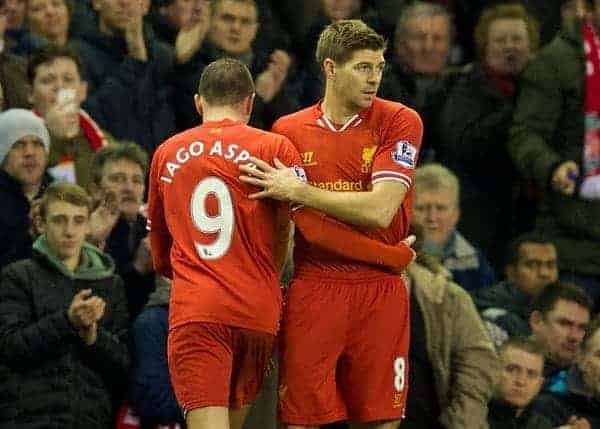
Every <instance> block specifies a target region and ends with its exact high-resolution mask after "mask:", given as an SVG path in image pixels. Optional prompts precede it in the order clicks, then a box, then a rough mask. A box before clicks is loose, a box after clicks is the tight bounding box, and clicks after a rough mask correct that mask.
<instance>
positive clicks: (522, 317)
mask: <svg viewBox="0 0 600 429" xmlns="http://www.w3.org/2000/svg"><path fill="white" fill-rule="evenodd" d="M505 272H506V277H507V279H506V280H505V281H502V282H500V283H497V284H495V285H493V286H491V287H489V288H484V289H480V290H478V291H476V292H475V293H474V295H473V299H474V301H475V305H476V306H477V309H478V310H479V312H480V313H481V317H482V319H483V321H484V323H485V325H486V327H487V328H488V331H489V333H490V336H491V338H492V340H493V341H494V343H495V344H496V346H500V345H501V344H502V343H503V342H504V341H506V340H507V339H508V338H509V337H513V336H516V335H520V336H528V335H529V334H530V331H529V313H530V311H531V308H530V307H531V302H532V300H533V299H534V298H535V297H536V296H537V295H538V294H539V293H540V292H541V291H542V290H543V289H544V288H545V287H546V286H547V285H549V284H550V283H553V282H555V281H557V280H558V261H557V256H556V248H555V247H554V244H553V243H552V242H551V241H549V240H548V239H547V238H545V237H544V236H541V235H537V234H533V233H531V234H524V235H522V236H520V237H518V238H516V239H515V240H513V242H512V243H511V244H510V246H509V250H508V254H507V264H506V267H505Z"/></svg>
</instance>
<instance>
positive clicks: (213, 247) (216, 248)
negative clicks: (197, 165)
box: [190, 177, 235, 260]
mask: <svg viewBox="0 0 600 429" xmlns="http://www.w3.org/2000/svg"><path fill="white" fill-rule="evenodd" d="M209 195H214V196H215V198H216V199H217V202H218V204H219V214H217V215H216V216H210V215H209V214H208V213H207V212H206V198H207V197H208V196H209ZM190 210H191V212H192V213H191V214H192V221H193V222H194V226H195V227H196V228H197V229H198V230H199V231H201V232H204V233H206V234H214V233H218V234H219V235H218V236H217V238H216V240H215V241H214V242H212V243H211V244H201V243H198V242H194V245H195V246H196V251H197V252H198V256H200V257H201V258H202V259H208V260H214V259H219V258H221V257H222V256H223V255H225V253H227V251H228V250H229V246H230V245H231V239H232V237H233V227H234V221H235V219H234V212H233V201H232V200H231V194H230V193H229V189H228V188H227V185H226V184H225V182H223V181H222V180H221V179H219V178H217V177H207V178H206V179H203V180H201V181H200V182H199V183H198V184H197V185H196V188H195V189H194V192H192V200H191V202H190Z"/></svg>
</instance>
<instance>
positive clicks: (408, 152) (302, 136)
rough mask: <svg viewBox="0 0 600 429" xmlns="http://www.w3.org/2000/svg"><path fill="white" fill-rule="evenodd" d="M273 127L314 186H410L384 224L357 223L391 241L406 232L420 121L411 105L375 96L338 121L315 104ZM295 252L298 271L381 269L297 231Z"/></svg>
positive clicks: (345, 188)
mask: <svg viewBox="0 0 600 429" xmlns="http://www.w3.org/2000/svg"><path fill="white" fill-rule="evenodd" d="M273 131H274V132H276V133H278V134H282V135H284V136H286V137H288V138H289V139H290V140H291V141H292V143H293V144H294V146H295V147H296V149H297V150H298V152H300V155H301V157H302V162H303V166H304V170H305V171H306V175H307V177H308V181H309V182H310V183H311V184H312V185H313V186H317V187H319V188H323V189H327V190H331V191H354V192H360V191H368V190H369V189H371V187H372V185H373V184H374V183H377V182H380V181H383V180H393V181H398V182H401V183H403V184H405V185H406V186H407V187H408V188H409V191H408V193H407V195H406V198H405V200H404V202H403V204H402V206H401V208H400V209H399V210H398V213H397V214H396V216H395V217H394V219H393V221H392V223H391V225H390V226H389V227H388V228H385V229H367V228H360V227H356V229H357V230H360V231H362V232H364V233H365V234H367V235H368V236H369V237H371V238H374V239H377V240H380V241H382V242H384V243H386V244H392V245H394V244H397V243H398V242H399V241H400V240H402V239H404V238H405V237H406V236H407V234H408V227H409V223H410V218H411V215H412V199H413V197H412V181H413V174H414V169H415V167H416V164H417V159H418V154H419V150H420V147H421V140H422V137H423V124H422V122H421V118H420V117H419V115H418V114H417V113H416V112H415V111H414V110H412V109H409V108H408V107H406V106H404V105H403V104H400V103H395V102H391V101H387V100H383V99H381V98H376V99H375V100H374V102H373V104H372V105H371V107H370V108H369V109H367V110H365V111H362V112H361V113H359V114H357V115H355V116H354V117H353V118H352V119H350V120H349V121H348V122H347V123H346V124H344V125H342V126H339V125H338V126H336V125H334V124H332V123H331V121H329V120H328V119H327V118H326V117H325V116H324V115H323V112H322V110H321V107H320V104H317V105H315V106H312V107H309V108H307V109H304V110H301V111H299V112H296V113H294V114H291V115H288V116H285V117H283V118H281V119H279V120H278V121H277V122H276V123H275V125H274V126H273ZM294 258H295V268H296V271H297V273H298V274H301V273H302V272H303V271H304V270H309V271H311V272H313V271H315V270H316V271H323V270H326V271H327V272H328V275H336V273H337V274H340V275H341V276H343V277H345V276H346V275H347V274H348V273H352V274H353V275H356V274H357V272H361V273H364V274H366V275H367V276H368V275H370V274H375V273H377V272H378V270H379V269H377V268H375V267H373V266H369V265H366V264H362V263H360V262H354V261H351V260H349V259H345V258H342V257H339V256H336V255H334V254H332V253H329V252H326V251H324V250H321V249H319V248H317V247H315V246H310V245H309V244H308V242H307V241H306V240H305V239H304V237H303V236H302V234H301V233H299V234H297V236H296V247H295V250H294Z"/></svg>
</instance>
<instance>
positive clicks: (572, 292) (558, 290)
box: [531, 281, 594, 317]
mask: <svg viewBox="0 0 600 429" xmlns="http://www.w3.org/2000/svg"><path fill="white" fill-rule="evenodd" d="M560 300H563V301H568V302H574V303H576V304H579V305H580V306H581V307H583V308H585V309H587V310H588V311H589V312H590V314H591V313H592V310H593V308H594V303H593V301H592V299H591V298H590V296H589V295H588V294H587V293H586V292H585V291H584V290H583V289H581V288H580V287H579V286H576V285H574V284H573V283H568V282H561V281H557V282H554V283H550V284H549V285H548V286H546V287H545V288H544V289H542V291H541V292H540V293H539V294H538V295H537V296H536V297H535V298H534V300H533V302H532V303H531V311H532V312H533V311H539V312H540V313H541V314H542V317H546V314H548V313H549V312H550V311H552V310H553V309H554V307H555V306H556V303H557V302H558V301H560Z"/></svg>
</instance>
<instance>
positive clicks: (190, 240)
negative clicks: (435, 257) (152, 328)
mask: <svg viewBox="0 0 600 429" xmlns="http://www.w3.org/2000/svg"><path fill="white" fill-rule="evenodd" d="M198 92H199V95H197V96H196V107H197V109H198V111H199V112H201V113H202V115H203V123H202V125H200V126H198V127H195V128H193V129H190V130H187V131H185V132H183V133H180V134H178V135H176V136H174V137H172V138H170V139H169V140H167V141H166V142H165V143H163V144H162V145H160V146H159V148H158V149H157V150H156V152H155V154H154V157H153V160H152V167H151V171H150V186H149V201H148V225H149V229H150V240H151V245H152V258H153V264H154V266H155V269H156V271H157V272H158V273H160V274H163V275H166V276H167V277H170V278H172V279H173V284H172V290H171V300H170V307H169V340H168V362H169V370H170V373H171V380H172V383H173V387H174V390H175V393H176V396H177V399H178V401H179V403H180V405H181V406H182V407H183V409H184V410H185V411H186V421H187V424H188V427H189V428H190V429H197V428H211V429H221V428H223V429H225V428H230V427H231V428H239V427H240V426H241V424H242V422H243V419H244V416H245V412H246V409H247V406H248V405H249V404H250V403H251V402H252V401H253V400H254V398H255V396H256V394H257V392H258V389H259V387H260V384H261V382H262V378H263V376H264V369H265V366H266V363H267V360H268V359H269V357H270V355H271V351H272V346H273V341H274V336H275V334H276V333H277V330H278V325H279V317H280V312H281V292H280V289H279V281H278V280H279V272H280V269H281V266H282V265H283V262H284V260H285V256H286V252H287V248H288V238H289V230H288V229H287V228H288V226H289V208H288V205H287V204H281V203H279V202H276V201H270V200H264V201H260V200H251V199H248V198H247V195H248V194H249V193H251V192H255V191H256V188H254V187H253V186H251V185H247V184H244V183H242V182H240V181H239V180H238V174H239V173H238V166H239V165H240V164H242V163H246V162H247V161H248V159H249V158H250V157H251V156H257V157H261V158H264V159H274V158H279V159H282V160H284V162H286V163H287V164H288V165H291V166H294V168H293V170H294V174H298V175H300V176H302V175H303V170H302V168H301V167H300V164H301V161H300V156H299V154H298V152H297V151H296V150H295V148H294V147H293V145H292V144H291V142H290V141H289V140H287V139H286V138H285V137H283V136H280V135H276V134H272V133H269V132H266V131H261V130H258V129H255V128H252V127H249V126H247V125H246V123H247V121H248V119H249V117H250V113H251V111H252V101H253V96H254V94H253V93H254V86H253V83H252V78H251V77H250V74H249V72H248V70H247V68H246V67H245V66H244V65H243V64H242V63H240V62H239V61H236V60H231V59H223V60H219V61H216V62H214V63H211V64H210V65H209V66H207V67H206V68H205V70H204V72H203V73H202V76H201V79H200V84H199V91H198ZM294 216H297V217H298V220H299V222H298V224H299V225H301V226H302V228H304V229H305V231H306V236H307V237H311V240H313V241H314V242H315V244H316V245H321V246H324V247H325V248H330V249H331V250H332V251H334V250H335V248H336V247H342V244H344V245H348V244H350V248H349V249H350V250H348V249H343V250H341V252H342V253H345V254H346V256H348V257H356V258H360V259H361V260H365V261H367V262H370V263H373V264H378V265H386V266H390V267H394V268H396V269H402V268H403V267H404V266H405V265H406V264H407V263H408V262H410V260H411V259H412V257H413V252H412V250H411V249H410V248H409V247H408V246H406V245H405V244H403V245H399V246H386V245H381V243H378V242H376V241H374V240H370V239H368V238H367V237H365V236H363V235H361V234H359V233H357V232H355V231H352V230H351V229H349V228H347V227H346V226H344V225H343V224H340V223H337V222H335V221H333V220H332V219H328V218H326V217H324V216H322V215H320V214H317V213H315V212H310V211H305V210H302V209H300V210H298V211H297V213H295V214H294ZM299 227H300V226H299ZM352 249H355V250H352ZM372 255H379V256H378V257H376V258H373V256H372Z"/></svg>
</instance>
